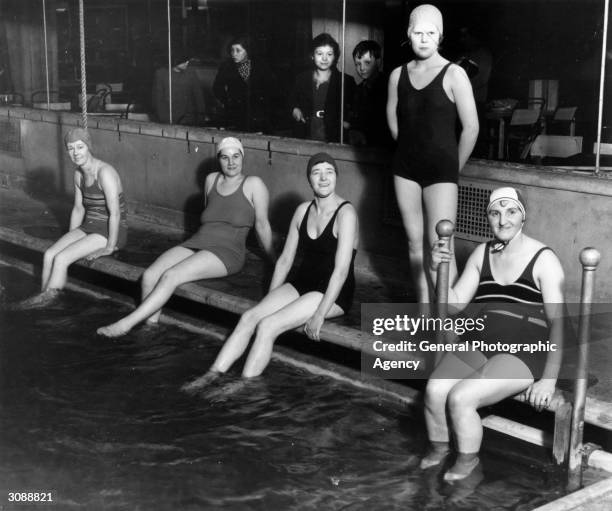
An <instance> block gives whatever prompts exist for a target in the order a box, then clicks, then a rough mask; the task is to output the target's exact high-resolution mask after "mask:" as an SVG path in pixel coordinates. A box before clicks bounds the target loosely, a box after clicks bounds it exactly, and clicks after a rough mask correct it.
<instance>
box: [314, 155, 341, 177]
mask: <svg viewBox="0 0 612 511" xmlns="http://www.w3.org/2000/svg"><path fill="white" fill-rule="evenodd" d="M319 163H329V164H330V165H331V166H332V167H334V170H335V171H336V175H338V165H336V160H334V159H333V158H332V157H331V156H330V155H329V154H327V153H317V154H313V155H312V156H311V157H310V160H308V165H306V179H308V178H309V177H310V173H311V172H312V167H314V166H315V165H317V164H319Z"/></svg>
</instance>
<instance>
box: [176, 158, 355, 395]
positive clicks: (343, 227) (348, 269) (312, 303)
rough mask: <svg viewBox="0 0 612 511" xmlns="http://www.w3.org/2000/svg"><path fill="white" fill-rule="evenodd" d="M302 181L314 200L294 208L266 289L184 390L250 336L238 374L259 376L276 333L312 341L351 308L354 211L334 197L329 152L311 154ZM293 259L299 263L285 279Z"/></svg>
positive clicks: (230, 359)
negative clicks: (300, 334)
mask: <svg viewBox="0 0 612 511" xmlns="http://www.w3.org/2000/svg"><path fill="white" fill-rule="evenodd" d="M306 177H307V179H308V182H309V183H310V186H311V188H312V191H313V192H314V200H312V201H309V202H304V203H302V204H300V205H299V206H298V208H297V209H296V211H295V213H294V215H293V219H292V220H291V224H290V226H289V233H288V234H287V240H286V241H285V246H284V248H283V252H282V254H281V255H280V257H279V258H278V261H277V263H276V267H275V268H274V275H273V276H272V282H271V283H270V291H269V292H268V294H267V295H266V296H265V297H264V298H263V300H262V301H261V302H259V303H258V304H257V305H256V306H255V307H253V308H252V309H250V310H248V311H246V312H245V313H244V314H243V315H242V316H241V318H240V321H239V322H238V325H236V328H235V329H234V331H233V332H232V334H231V335H230V336H229V338H228V339H227V341H225V344H224V346H223V348H222V349H221V352H220V353H219V355H218V356H217V359H216V360H215V362H214V364H213V366H212V367H211V369H210V370H209V372H208V373H206V374H205V375H204V376H202V377H200V378H198V379H197V380H195V381H193V382H192V383H190V384H189V385H187V386H186V387H185V389H186V390H194V389H196V388H199V387H201V386H203V385H206V383H207V382H209V381H211V380H213V379H214V378H215V377H216V376H217V375H219V373H224V372H226V371H227V370H228V369H229V368H230V367H231V365H232V364H233V363H234V362H235V361H236V360H237V359H238V358H240V356H241V355H242V354H243V353H244V352H245V350H246V349H247V346H248V344H249V341H250V340H251V337H252V336H253V335H255V340H254V341H253V347H252V348H251V351H250V353H249V355H248V357H247V360H246V363H245V365H244V369H243V371H242V375H243V376H244V377H254V376H258V375H260V374H261V373H262V371H263V370H264V369H265V368H266V366H267V365H268V362H270V358H271V356H272V348H273V346H274V341H276V338H277V337H278V336H279V335H280V334H282V333H283V332H287V331H289V330H291V329H293V328H296V327H298V326H301V325H303V326H304V332H305V333H306V335H308V337H310V338H311V339H313V340H315V341H318V340H320V336H319V332H320V330H321V326H322V325H323V322H324V321H325V319H327V318H334V317H336V316H341V315H342V314H344V313H346V312H347V311H348V309H349V307H350V306H351V302H352V300H353V292H354V289H355V277H354V271H353V268H354V261H355V253H356V250H357V245H358V243H359V240H358V232H359V225H358V221H357V213H356V212H355V208H354V207H353V206H352V205H351V203H350V202H349V201H346V200H344V199H343V198H342V197H340V196H339V195H337V194H336V179H337V177H338V170H337V166H336V162H335V160H334V159H333V158H332V157H331V156H330V155H329V154H326V153H319V154H315V155H314V156H312V157H311V158H310V160H309V161H308V166H307V168H306ZM296 255H299V256H300V257H301V262H300V263H299V265H298V266H297V268H296V271H295V272H294V273H292V275H291V276H290V277H289V278H287V277H288V276H289V270H291V267H292V265H293V263H294V261H295V258H296Z"/></svg>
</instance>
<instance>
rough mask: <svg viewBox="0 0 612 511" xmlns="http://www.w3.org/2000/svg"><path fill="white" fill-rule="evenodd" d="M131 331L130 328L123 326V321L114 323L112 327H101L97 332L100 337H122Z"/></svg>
mask: <svg viewBox="0 0 612 511" xmlns="http://www.w3.org/2000/svg"><path fill="white" fill-rule="evenodd" d="M129 331H130V329H129V328H127V327H125V326H123V325H122V324H121V321H117V322H116V323H112V324H110V325H106V326H103V327H100V328H98V329H97V330H96V333H97V334H98V335H103V336H104V337H111V338H113V337H121V336H122V335H125V334H127V333H128V332H129Z"/></svg>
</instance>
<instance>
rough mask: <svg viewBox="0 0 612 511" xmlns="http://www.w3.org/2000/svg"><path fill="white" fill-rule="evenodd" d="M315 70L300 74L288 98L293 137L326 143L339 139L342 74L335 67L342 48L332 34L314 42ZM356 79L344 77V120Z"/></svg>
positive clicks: (312, 50)
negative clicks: (292, 121) (292, 122)
mask: <svg viewBox="0 0 612 511" xmlns="http://www.w3.org/2000/svg"><path fill="white" fill-rule="evenodd" d="M310 49H311V59H312V69H309V70H307V71H304V72H303V73H300V74H299V75H298V76H297V78H296V80H295V85H294V87H293V91H292V93H291V96H290V98H289V105H290V108H291V116H292V117H293V120H294V129H293V131H294V136H296V137H299V138H309V139H312V140H321V141H324V142H338V141H339V140H340V118H341V111H340V110H341V105H342V102H341V97H342V74H341V73H340V71H338V69H337V67H336V64H337V63H338V59H339V57H340V46H339V45H338V43H337V42H336V40H335V39H334V38H333V37H332V36H330V35H329V34H319V35H318V36H317V37H315V38H314V39H313V40H312V43H311V46H310ZM354 91H355V79H354V78H353V77H352V76H350V75H347V74H346V73H345V74H344V106H345V113H344V117H345V119H348V118H349V108H348V106H349V105H350V103H351V101H352V98H353V96H354V95H355V92H354Z"/></svg>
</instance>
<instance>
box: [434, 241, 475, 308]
mask: <svg viewBox="0 0 612 511" xmlns="http://www.w3.org/2000/svg"><path fill="white" fill-rule="evenodd" d="M445 245H446V244H445V243H443V242H442V241H440V240H438V241H437V242H436V243H434V246H433V247H432V248H431V259H430V265H429V275H430V277H431V281H432V283H433V285H434V287H435V285H436V282H437V281H438V267H439V266H440V263H442V262H447V263H450V261H451V259H452V253H451V252H450V250H449V249H448V248H447V247H446V246H445ZM485 250H486V243H482V244H481V245H478V246H477V247H476V249H475V250H474V251H473V252H472V253H471V254H470V257H469V258H468V260H467V262H466V263H465V268H464V269H463V273H462V274H461V276H460V277H459V279H458V280H457V282H456V283H455V285H454V286H452V287H451V286H450V280H449V288H448V304H449V307H450V308H451V309H452V310H453V311H454V312H460V311H462V310H463V309H464V308H465V307H466V306H467V305H468V304H469V303H470V302H471V301H472V298H474V296H475V295H476V290H477V289H478V284H479V282H480V271H481V269H482V268H481V266H482V259H483V257H484V255H485Z"/></svg>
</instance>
